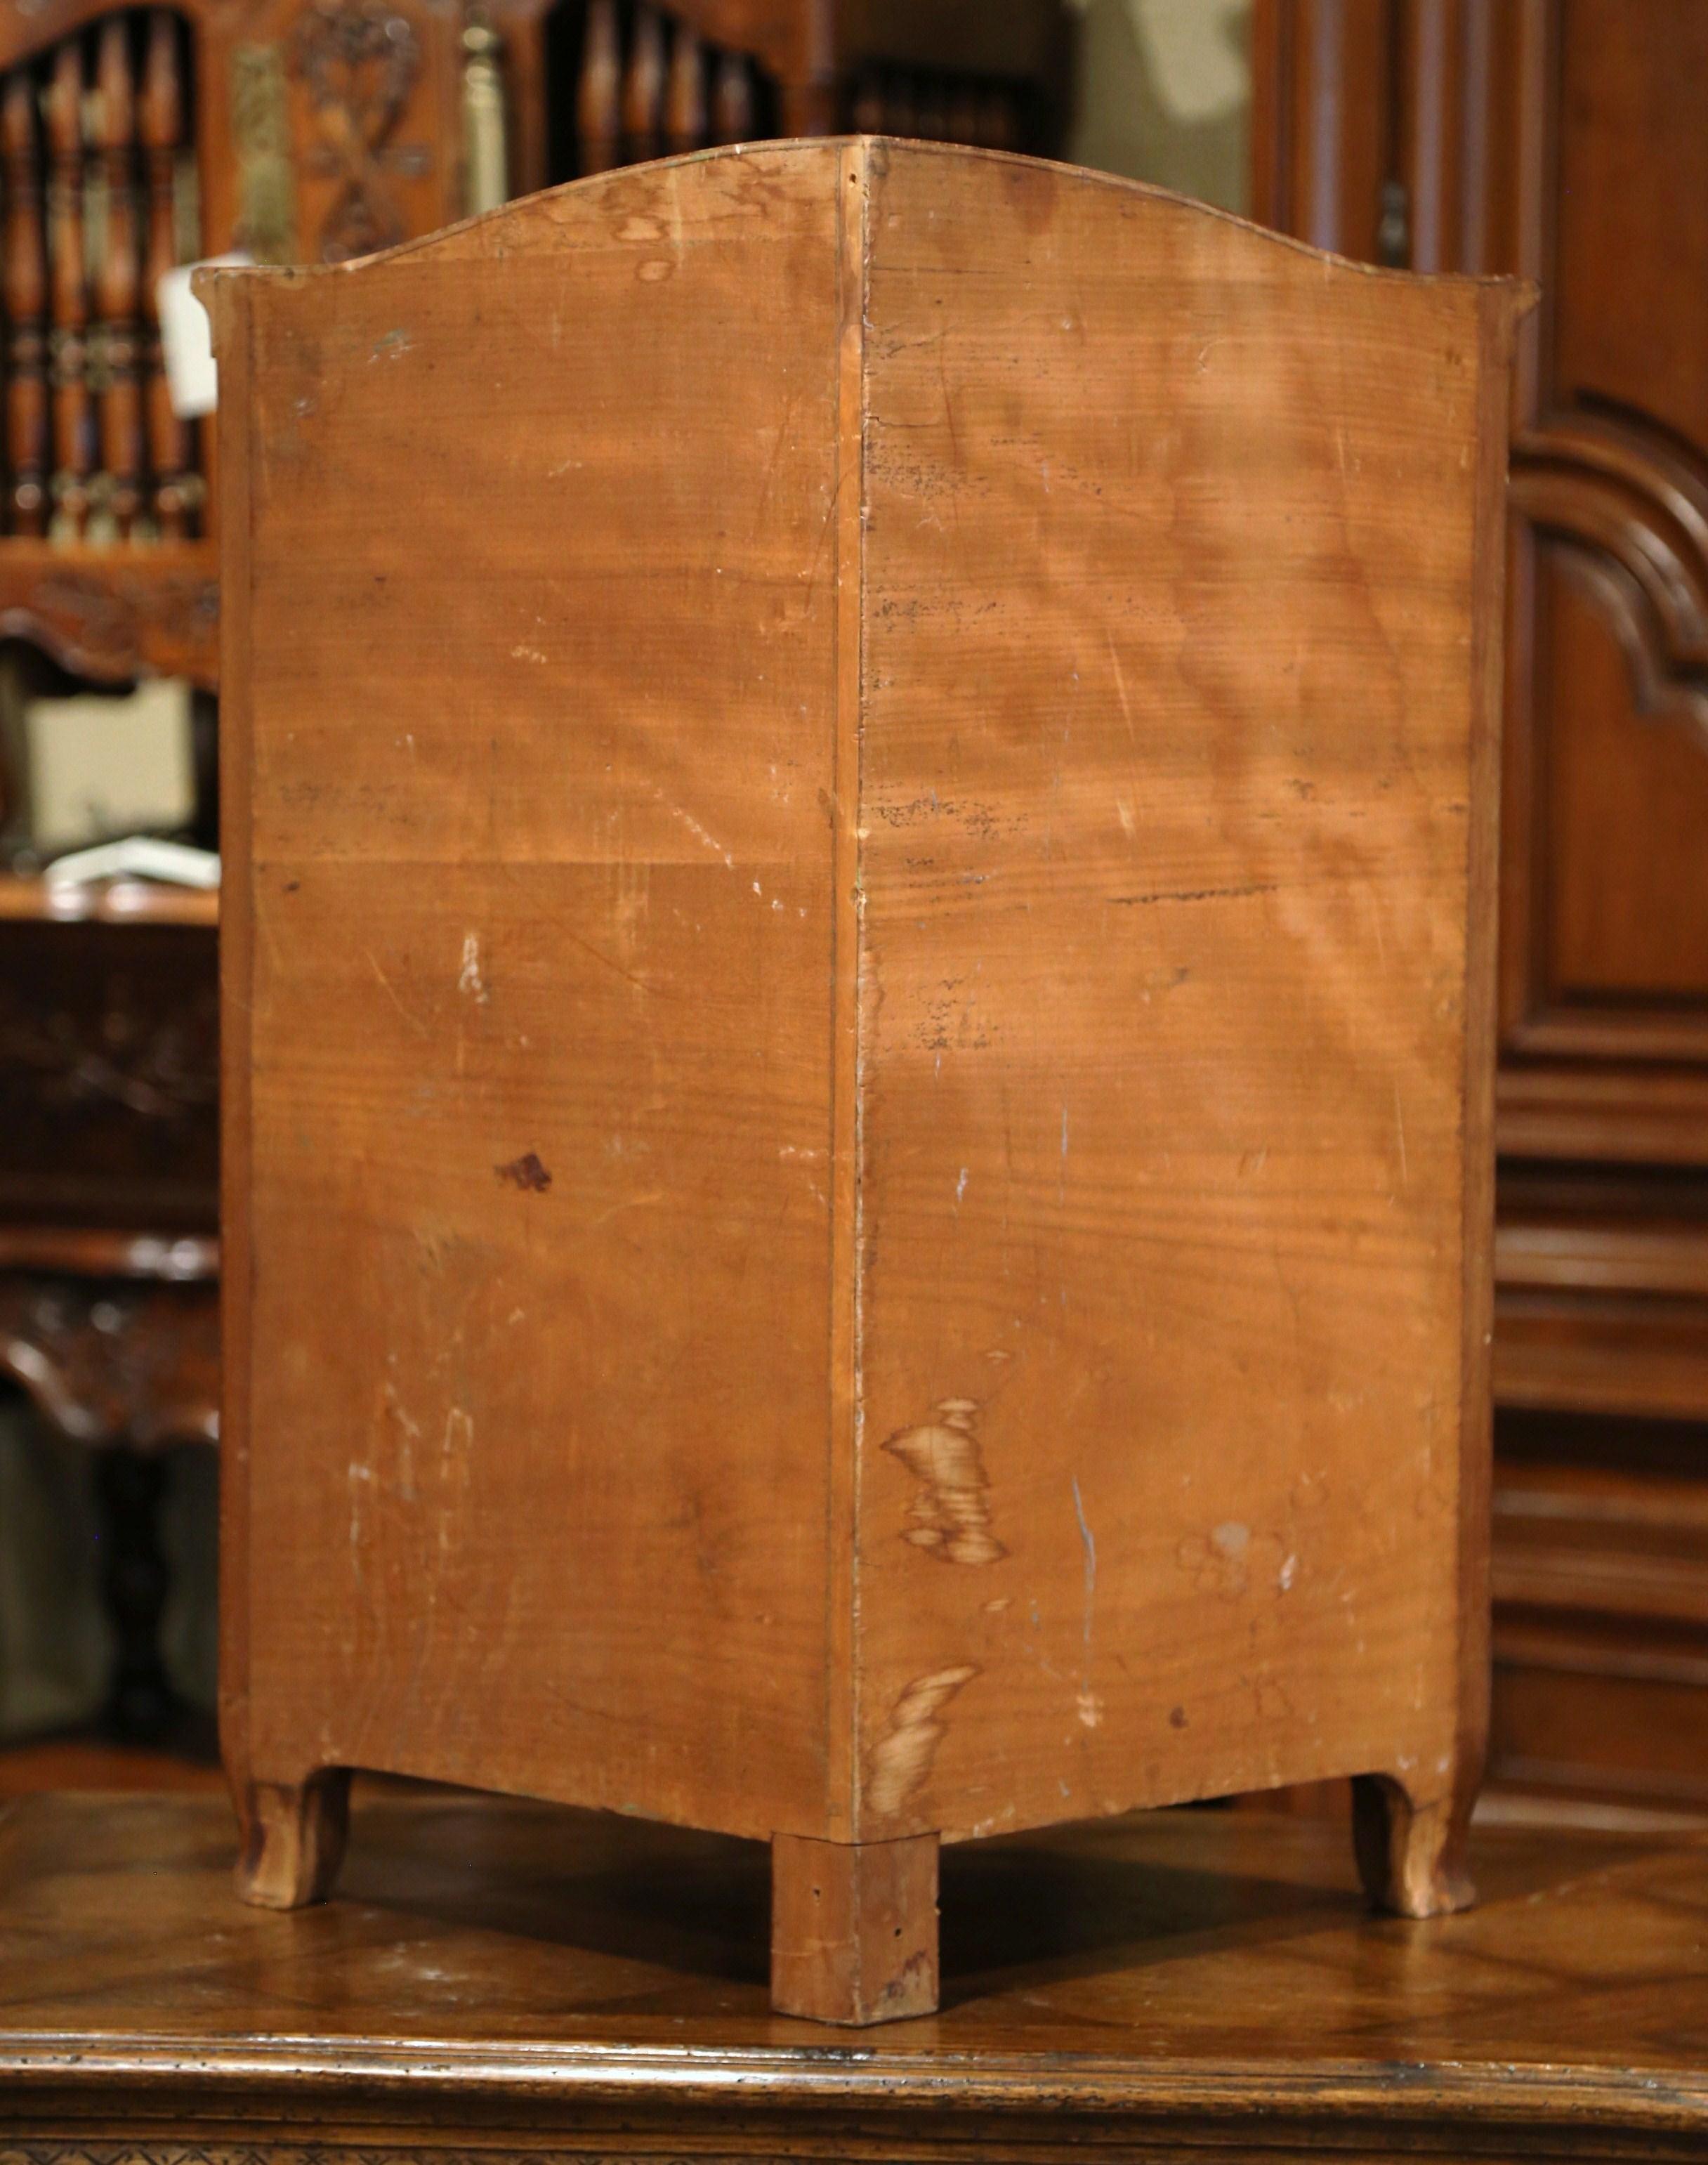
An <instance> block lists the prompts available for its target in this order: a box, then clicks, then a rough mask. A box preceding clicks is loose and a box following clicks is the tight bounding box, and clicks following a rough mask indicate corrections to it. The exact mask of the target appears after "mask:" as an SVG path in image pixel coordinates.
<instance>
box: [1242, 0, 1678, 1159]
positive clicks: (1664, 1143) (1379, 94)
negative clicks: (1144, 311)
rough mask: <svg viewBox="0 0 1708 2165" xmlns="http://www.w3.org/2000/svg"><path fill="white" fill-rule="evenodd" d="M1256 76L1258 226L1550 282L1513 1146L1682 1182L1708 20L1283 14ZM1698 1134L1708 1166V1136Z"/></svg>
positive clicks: (1508, 903) (1515, 1007) (1515, 739)
mask: <svg viewBox="0 0 1708 2165" xmlns="http://www.w3.org/2000/svg"><path fill="white" fill-rule="evenodd" d="M1256 51H1257V57H1258V62H1259V98H1258V119H1259V126H1258V129H1257V171H1256V175H1255V179H1256V197H1257V206H1258V210H1259V215H1260V216H1262V217H1264V218H1266V219H1269V221H1271V222H1273V223H1277V224H1284V225H1286V226H1288V227H1290V229H1292V230H1295V231H1297V232H1300V233H1301V234H1305V235H1306V236H1307V237H1308V238H1311V239H1312V240H1318V241H1321V242H1323V243H1326V244H1328V245H1337V246H1340V247H1343V248H1345V249H1347V250H1348V251H1349V252H1351V253H1353V254H1359V255H1367V256H1370V255H1388V256H1389V257H1390V259H1391V260H1399V261H1406V262H1409V263H1411V265H1413V266H1415V267H1416V268H1418V269H1422V270H1432V269H1466V270H1485V271H1506V270H1517V271H1524V272H1527V273H1528V274H1529V275H1530V276H1532V277H1535V278H1537V280H1538V282H1540V284H1541V286H1542V292H1543V296H1544V299H1543V306H1542V309H1541V310H1540V312H1539V313H1538V314H1537V317H1536V318H1535V319H1532V323H1531V324H1530V325H1528V326H1527V329H1526V330H1525V332H1524V333H1523V334H1522V352H1521V367H1520V371H1519V392H1518V398H1517V401H1516V410H1515V416H1514V419H1515V424H1516V434H1515V442H1514V450H1513V468H1512V502H1513V504H1514V507H1515V509H1516V512H1517V513H1518V514H1519V516H1518V519H1517V521H1516V528H1515V535H1514V551H1515V553H1514V566H1513V577H1512V580H1511V608H1512V629H1511V637H1510V640H1509V654H1510V657H1511V668H1510V677H1509V695H1508V701H1507V752H1506V805H1505V812H1504V822H1505V824H1504V832H1503V845H1502V856H1503V878H1502V914H1503V924H1502V950H1503V952H1502V972H1501V974H1502V1050H1503V1054H1504V1056H1505V1057H1504V1067H1505V1072H1504V1073H1503V1077H1502V1084H1501V1107H1502V1140H1503V1143H1504V1145H1505V1146H1506V1147H1507V1148H1508V1149H1512V1150H1519V1151H1526V1152H1533V1153H1541V1154H1553V1153H1560V1154H1563V1155H1565V1156H1579V1157H1583V1156H1614V1157H1620V1158H1626V1159H1630V1160H1633V1161H1642V1160H1643V1159H1645V1158H1648V1157H1653V1156H1667V1157H1669V1158H1676V1157H1677V1156H1678V1155H1679V1150H1680V1148H1681V1136H1680V1131H1679V1127H1678V1125H1677V1123H1676V1121H1675V1120H1674V1119H1672V1117H1671V1114H1670V1112H1669V1109H1668V1108H1667V1107H1665V1106H1663V1104H1662V1103H1661V1099H1662V1098H1663V1096H1669V1095H1671V1094H1673V1093H1676V1091H1677V1089H1678V1088H1679V1074H1680V1070H1681V1066H1682V1067H1683V1069H1684V1072H1690V1071H1691V1070H1692V1069H1694V1070H1695V1072H1696V1074H1697V1076H1698V1078H1699V1080H1698V1083H1697V1085H1696V1087H1695V1093H1694V1108H1695V1112H1696V1113H1697V1114H1700V1115H1708V1089H1705V1088H1703V1087H1702V1081H1703V1080H1704V1079H1708V1078H1704V1077H1703V1075H1702V1071H1703V1070H1704V1069H1705V1068H1708V881H1705V880H1704V879H1703V878H1702V877H1700V872H1699V869H1698V860H1699V857H1700V845H1699V843H1698V840H1697V838H1698V837H1700V835H1701V834H1702V832H1703V822H1704V819H1705V815H1708V212H1705V211H1704V209H1703V208H1702V206H1703V205H1704V204H1705V203H1708V134H1705V131H1704V130H1703V129H1702V127H1701V125H1700V114H1701V110H1702V99H1703V96H1704V92H1705V85H1708V13H1705V12H1704V10H1703V9H1702V8H1700V6H1698V5H1696V4H1695V0H1511V4H1507V5H1495V4H1491V0H1359V3H1358V4H1352V5H1348V4H1343V0H1258V19H1257V43H1256ZM1385 214H1386V217H1387V224H1386V227H1385V229H1384V226H1383V220H1384V217H1385ZM1645 1077H1653V1085H1652V1086H1651V1084H1650V1083H1648V1082H1646V1081H1645V1080H1644V1078H1645ZM1615 1085H1616V1086H1617V1097H1618V1100H1619V1110H1618V1114H1617V1116H1616V1117H1610V1116H1609V1114H1608V1110H1607V1107H1608V1104H1609V1102H1610V1099H1609V1092H1610V1089H1611V1088H1614V1086H1615ZM1651 1088H1652V1090H1653V1104H1652V1106H1651V1102H1650V1100H1651ZM1695 1135H1696V1140H1695V1142H1694V1144H1690V1143H1689V1142H1684V1143H1683V1145H1682V1146H1683V1147H1684V1151H1685V1154H1686V1155H1688V1156H1691V1157H1693V1158H1694V1159H1695V1161H1696V1162H1708V1117H1702V1118H1700V1119H1698V1120H1697V1121H1696V1123H1695Z"/></svg>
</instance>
